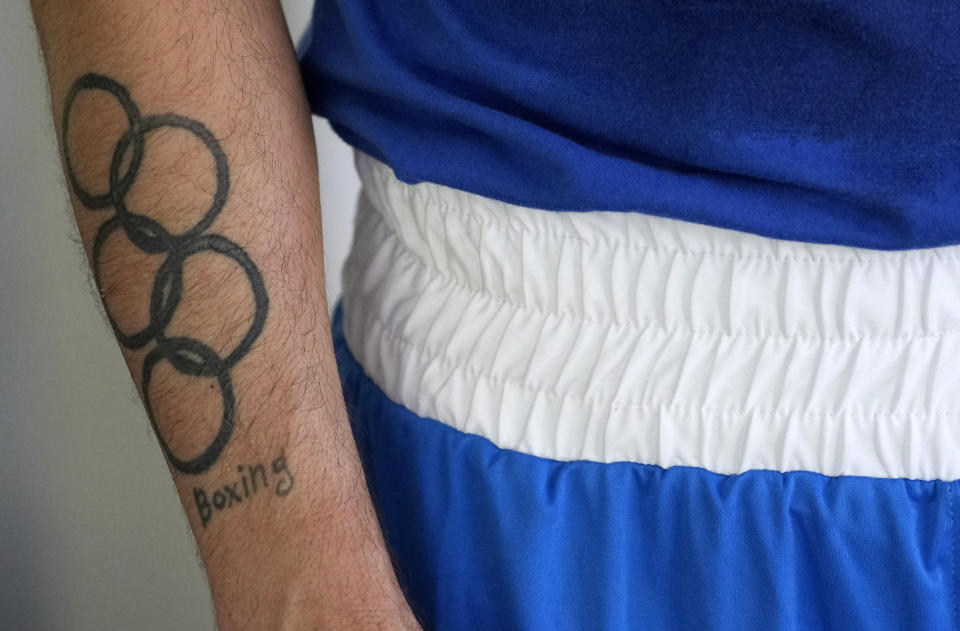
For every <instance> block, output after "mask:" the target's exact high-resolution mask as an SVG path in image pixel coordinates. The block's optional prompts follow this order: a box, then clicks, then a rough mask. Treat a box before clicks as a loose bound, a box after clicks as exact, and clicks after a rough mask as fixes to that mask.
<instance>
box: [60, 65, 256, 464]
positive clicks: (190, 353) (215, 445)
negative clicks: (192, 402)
mask: <svg viewBox="0 0 960 631" xmlns="http://www.w3.org/2000/svg"><path fill="white" fill-rule="evenodd" d="M87 90H102V91H104V92H107V93H109V94H111V95H112V96H113V97H115V98H116V99H117V101H119V103H120V106H121V107H122V108H123V110H124V112H125V113H126V117H127V123H128V124H129V128H128V129H127V130H126V131H125V132H124V133H123V134H122V135H121V136H120V138H119V140H118V141H117V144H116V147H115V148H114V151H113V158H112V159H111V161H110V171H109V186H108V189H107V191H106V192H105V193H101V194H93V193H91V192H89V191H88V190H86V189H84V188H83V186H81V185H80V182H79V180H78V179H77V176H76V173H75V171H74V168H73V163H72V161H71V158H70V148H69V146H68V145H67V138H68V135H67V132H68V130H69V126H70V123H71V119H70V112H71V108H72V107H73V104H74V101H75V100H76V98H77V96H78V95H80V94H81V93H82V92H84V91H87ZM62 128H63V154H64V163H65V165H66V170H67V177H68V178H69V180H70V186H71V188H72V189H73V192H74V194H75V195H76V196H77V199H79V200H80V202H81V203H82V204H83V205H84V206H85V207H86V208H87V209H89V210H92V211H96V210H101V209H105V208H112V209H113V211H114V215H113V216H112V217H111V218H110V219H108V220H107V221H105V222H104V223H103V224H102V225H101V226H100V229H99V230H98V231H97V234H96V238H95V240H94V245H93V257H92V259H93V261H92V265H93V275H94V280H95V281H96V283H97V287H99V288H101V293H102V286H101V278H100V255H101V253H102V251H103V247H104V244H105V243H106V241H107V238H108V237H110V235H112V234H113V233H114V232H115V231H117V230H122V231H123V233H124V235H126V237H127V239H129V240H130V241H131V242H132V243H133V244H134V245H135V246H137V247H138V248H139V249H140V250H142V251H143V252H145V253H147V254H165V255H166V258H165V260H164V262H163V263H162V265H161V266H160V268H159V270H158V271H157V273H156V276H155V278H154V281H153V288H152V291H151V294H150V310H149V313H150V322H149V324H147V326H146V327H145V328H143V329H142V330H140V331H136V332H133V333H128V332H125V331H121V330H120V327H119V326H118V325H117V323H116V321H115V320H114V319H113V317H112V315H111V314H110V312H109V309H107V318H108V319H109V321H110V325H111V326H112V327H113V330H114V332H115V333H116V336H117V339H118V340H119V341H120V343H121V344H122V345H123V346H125V347H126V348H128V349H131V350H134V349H139V348H143V347H144V346H146V345H147V344H149V343H150V342H151V341H153V342H156V345H155V346H154V348H153V349H152V350H150V352H149V353H148V354H147V356H146V358H145V359H144V360H143V376H142V380H141V389H142V391H143V401H144V407H145V408H146V410H147V415H148V416H149V418H150V423H151V424H152V425H153V429H154V431H155V432H156V434H157V438H158V440H159V442H160V446H161V448H162V449H163V452H164V454H165V455H166V457H167V459H168V460H169V461H170V463H171V464H172V465H173V466H174V467H176V468H177V469H178V470H179V471H182V472H183V473H188V474H199V473H203V472H205V471H207V470H208V469H210V467H211V466H213V464H214V463H215V462H216V461H217V459H218V458H219V457H220V454H221V453H222V452H223V449H224V448H225V447H226V445H227V443H228V442H229V441H230V436H231V435H232V433H233V428H234V423H235V417H236V398H235V397H234V392H233V381H232V379H231V377H230V369H231V368H232V367H233V366H235V365H236V364H237V362H239V361H240V360H241V359H243V358H244V356H246V354H247V353H248V352H249V351H250V348H251V347H252V346H253V344H254V342H255V341H256V339H257V338H258V337H259V336H260V333H261V332H262V331H263V327H264V324H265V323H266V319H267V309H268V304H269V301H268V299H267V290H266V286H265V285H264V282H263V277H262V276H261V275H260V270H259V269H257V266H256V265H254V263H253V261H252V260H251V259H250V256H249V255H248V254H247V253H246V251H245V250H244V249H243V248H241V247H240V246H239V245H237V244H236V243H234V242H233V241H230V240H229V239H227V238H226V237H224V236H222V235H219V234H215V233H210V232H207V229H208V228H209V227H210V225H211V224H212V223H213V220H214V219H216V217H217V215H218V214H220V211H221V210H223V207H224V204H225V203H226V201H227V195H228V194H229V192H230V170H229V168H228V165H227V156H226V154H225V153H224V152H223V149H222V148H221V147H220V143H219V142H217V139H216V138H215V137H214V135H213V134H212V133H211V132H210V130H209V129H207V128H206V127H205V126H204V125H203V124H202V123H200V122H199V121H196V120H194V119H192V118H187V117H185V116H180V115H177V114H172V113H167V114H152V115H148V116H143V115H141V114H140V110H139V109H138V108H137V105H136V103H134V101H133V99H132V98H131V97H130V93H129V92H128V91H127V89H126V88H124V87H123V86H122V85H120V84H119V83H117V82H116V81H114V80H113V79H111V78H109V77H105V76H103V75H99V74H86V75H84V76H82V77H80V78H79V79H77V80H76V81H75V82H74V84H73V86H72V87H71V88H70V91H69V92H68V93H67V98H66V102H65V104H64V109H63V126H62ZM164 128H177V129H183V130H186V131H188V132H190V133H191V134H193V135H194V136H196V137H197V139H199V140H200V142H202V143H203V144H204V146H206V148H207V149H208V150H209V151H210V153H211V155H212V156H213V161H214V165H215V167H216V191H215V192H214V194H213V201H212V203H211V204H210V207H209V209H207V211H206V213H205V214H204V215H203V216H202V217H201V218H200V220H199V221H198V222H197V223H196V224H195V225H194V226H193V227H192V228H190V229H189V230H187V231H185V232H182V233H180V234H174V233H171V232H170V231H168V230H167V229H166V228H165V227H164V226H163V225H162V224H160V223H159V222H158V221H156V220H154V219H151V218H150V217H148V216H146V215H141V214H137V213H135V212H133V210H131V209H130V208H129V207H128V205H127V201H126V197H127V193H128V192H129V191H130V188H131V187H132V186H133V183H134V181H135V180H136V178H137V173H138V171H139V169H140V165H141V163H142V162H143V156H144V146H145V144H146V138H147V135H148V134H150V133H152V132H155V131H157V130H160V129H164ZM124 166H126V168H125V169H124ZM201 252H215V253H218V254H221V255H223V256H226V257H228V258H230V259H232V260H233V261H234V262H235V263H236V264H237V265H239V266H240V268H241V269H242V270H243V272H244V273H245V274H246V276H247V279H248V280H249V282H250V288H251V290H252V292H253V299H254V314H253V318H252V320H251V323H250V327H249V329H248V330H247V332H246V335H244V337H243V339H242V340H241V341H240V342H239V344H238V345H237V347H236V348H235V349H234V350H233V351H232V352H231V353H230V354H228V355H227V356H226V357H221V356H220V355H218V354H217V352H216V351H214V350H213V349H212V348H211V347H210V346H207V345H206V344H204V343H203V342H201V341H199V340H195V339H193V338H189V337H167V335H166V329H167V327H168V325H169V324H170V321H171V320H172V319H173V315H174V312H175V311H176V309H177V306H178V305H179V304H180V299H181V294H182V291H183V266H184V262H185V261H186V259H187V258H188V257H190V256H193V255H194V254H198V253H201ZM161 361H167V362H169V363H170V365H171V366H173V368H175V369H176V370H177V371H178V372H180V373H181V374H184V375H188V376H202V377H213V378H215V379H216V380H217V382H218V383H219V386H220V395H221V398H222V401H223V416H222V418H221V420H220V429H219V431H218V432H217V434H216V436H215V437H214V438H213V440H212V442H210V443H209V444H208V445H207V447H206V449H204V450H203V452H202V453H201V454H200V455H198V456H196V457H195V458H191V459H182V458H180V457H178V456H176V455H175V454H174V453H173V452H172V451H171V450H170V447H169V445H168V444H167V442H166V440H164V438H163V435H162V434H161V433H160V430H159V428H158V426H157V422H156V419H155V417H154V412H153V409H152V407H151V405H150V390H149V386H150V379H151V376H152V375H153V370H154V368H155V367H156V365H157V364H158V363H159V362H161Z"/></svg>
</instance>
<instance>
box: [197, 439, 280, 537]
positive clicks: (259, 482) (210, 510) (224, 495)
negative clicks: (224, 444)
mask: <svg viewBox="0 0 960 631" xmlns="http://www.w3.org/2000/svg"><path fill="white" fill-rule="evenodd" d="M267 471H268V469H267V467H266V466H264V465H262V464H256V465H246V466H243V465H240V466H239V467H237V473H238V474H239V475H240V479H238V480H237V481H236V482H232V483H228V484H225V485H223V486H222V487H220V488H218V489H217V490H215V491H213V492H211V493H209V494H208V493H207V491H206V490H204V489H202V488H196V487H194V489H193V501H194V502H195V503H196V505H197V512H198V513H200V523H202V524H203V527H204V528H206V527H207V524H208V523H210V520H211V519H213V515H214V513H215V512H220V511H222V510H226V509H228V508H230V507H232V506H236V505H237V504H242V503H243V502H244V500H247V499H249V498H250V497H251V496H252V495H255V494H256V493H257V492H259V491H260V490H262V489H266V488H270V487H271V486H272V487H273V492H274V493H275V494H276V496H277V497H286V495H287V494H288V493H290V491H291V490H292V489H293V474H292V473H290V469H289V467H287V457H286V456H285V455H284V453H283V452H282V451H281V452H280V455H279V456H277V457H276V458H274V459H273V464H272V465H271V466H270V469H269V471H272V472H273V476H272V479H268V474H267ZM274 481H275V482H274Z"/></svg>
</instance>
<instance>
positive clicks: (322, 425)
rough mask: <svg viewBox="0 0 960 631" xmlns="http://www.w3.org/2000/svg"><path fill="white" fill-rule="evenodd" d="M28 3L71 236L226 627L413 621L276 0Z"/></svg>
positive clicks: (408, 624)
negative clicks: (352, 423)
mask: <svg viewBox="0 0 960 631" xmlns="http://www.w3.org/2000/svg"><path fill="white" fill-rule="evenodd" d="M33 9H34V14H35V17H36V22H37V27H38V31H39V33H40V37H41V43H42V46H43V50H44V57H45V61H46V64H47V69H48V74H49V77H50V91H51V96H52V102H53V111H54V119H55V121H56V123H57V131H58V136H59V137H60V140H61V149H62V151H63V155H64V158H65V167H66V172H67V176H68V177H67V179H68V187H69V188H70V190H71V199H72V201H73V204H74V208H75V212H76V219H77V224H78V226H79V229H80V235H81V238H82V241H83V243H84V247H85V249H86V252H87V255H88V256H89V257H90V258H91V262H92V267H93V269H94V272H95V277H96V278H97V284H98V287H99V289H100V293H101V296H102V298H103V300H104V304H105V307H106V310H107V313H108V314H109V316H110V318H111V320H112V323H113V324H114V327H115V331H116V332H117V334H118V339H119V341H120V343H121V348H122V350H123V354H124V358H125V359H126V361H127V363H128V365H129V367H130V371H131V375H132V376H133V379H134V382H135V383H137V384H138V387H140V390H141V396H142V397H143V399H144V402H145V404H146V405H147V408H148V411H149V413H150V418H151V421H152V422H153V423H154V426H155V429H156V433H157V436H158V438H159V440H160V442H161V445H162V447H163V448H164V451H165V453H166V455H167V458H168V462H169V463H170V468H171V471H172V473H173V477H174V481H175V483H176V486H177V489H178V493H179V495H180V499H181V501H182V503H183V505H184V507H185V510H186V512H187V515H188V518H189V520H190V524H191V527H192V529H193V532H194V534H195V536H196V539H197V543H198V547H199V550H200V553H201V556H202V558H203V561H204V566H205V568H206V570H207V573H208V576H209V579H210V585H211V590H212V592H213V598H214V604H215V607H216V612H217V618H218V622H219V624H220V627H221V628H222V629H247V628H249V629H275V628H285V629H286V628H291V629H292V628H305V629H306V628H310V629H320V628H343V629H346V628H349V629H362V628H411V627H415V622H414V621H413V618H412V616H411V614H410V612H409V609H408V608H407V606H406V603H405V601H404V599H403V596H402V594H401V592H400V589H399V586H398V585H397V581H396V578H395V576H394V574H393V570H392V567H391V565H390V561H389V557H388V556H387V553H386V551H385V546H384V544H383V541H382V537H381V535H380V532H379V528H378V525H377V521H376V516H375V514H374V512H373V509H372V506H371V503H370V499H369V497H368V494H367V490H366V485H365V484H364V480H363V475H362V470H361V467H360V464H359V459H358V457H357V454H356V449H355V447H354V444H353V440H352V437H351V435H350V431H349V427H348V424H347V421H346V414H345V411H344V407H343V400H342V397H341V394H340V389H339V382H338V379H337V373H336V366H335V364H334V360H333V352H332V345H331V340H330V331H329V320H328V317H327V306H326V304H325V300H324V290H323V269H322V250H321V234H320V217H319V198H318V185H317V167H316V160H315V152H314V147H313V136H312V132H311V128H310V121H309V111H308V109H307V106H306V103H305V99H304V95H303V89H302V86H301V84H300V80H299V77H298V75H297V72H296V63H295V59H294V56H293V50H292V46H291V44H290V41H289V37H288V35H287V32H286V29H285V25H284V22H283V18H282V15H281V12H280V8H279V4H278V3H277V2H276V1H275V0H235V1H233V2H217V1H207V0H202V1H194V2H173V1H169V0H164V1H160V2H157V1H140V0H113V1H103V0H82V1H81V0H72V1H71V0H34V2H33Z"/></svg>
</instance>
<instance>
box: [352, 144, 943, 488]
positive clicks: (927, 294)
mask: <svg viewBox="0 0 960 631" xmlns="http://www.w3.org/2000/svg"><path fill="white" fill-rule="evenodd" d="M357 166H358V169H359V172H360V175H361V178H362V181H363V184H364V189H363V190H364V192H363V195H362V197H361V200H360V203H359V208H358V216H357V229H356V238H355V243H354V248H353V252H352V254H351V256H350V259H349V260H348V263H347V266H346V270H345V274H344V296H343V305H344V310H345V312H346V314H347V317H346V319H345V322H344V334H345V336H346V338H347V340H348V342H349V344H350V348H351V350H352V351H353V353H354V354H355V355H356V357H357V358H358V359H359V361H360V363H361V365H363V367H364V370H365V371H366V372H367V374H368V375H370V377H371V378H372V379H373V381H374V382H375V383H377V385H378V386H380V387H381V388H382V389H383V390H384V391H385V392H386V394H387V396H389V397H390V398H391V399H392V400H394V401H396V402H398V403H400V404H401V405H403V406H405V407H407V408H409V409H410V410H412V411H413V412H414V413H416V414H419V415H422V416H427V417H430V418H435V419H438V420H440V421H441V422H444V423H447V424H449V425H451V426H452V427H455V428H457V429H460V430H463V431H465V432H467V433H471V434H476V435H479V436H483V437H485V438H488V439H490V440H491V441H492V442H493V443H494V444H496V445H497V446H499V447H502V448H506V449H516V450H519V451H523V452H525V453H529V454H532V455H536V456H541V457H545V458H551V459H557V460H591V461H596V462H618V461H631V462H639V463H643V464H655V465H660V466H663V467H670V466H678V465H679V466H692V467H702V468H705V469H708V470H710V471H713V472H716V473H725V474H732V473H741V472H744V471H748V470H751V469H770V470H774V471H812V472H817V473H822V474H826V475H864V476H875V477H887V478H897V477H902V478H910V479H923V480H933V479H940V480H954V479H957V478H960V457H958V454H960V387H958V386H960V371H958V370H957V368H956V358H957V357H960V248H958V247H947V248H937V249H929V250H912V251H901V252H888V251H875V250H864V249H856V248H851V247H843V246H828V245H816V244H805V243H800V242H791V241H780V240H776V239H770V238H766V237H760V236H756V235H751V234H746V233H740V232H735V231H731V230H725V229H720V228H714V227H708V226H703V225H699V224H692V223H688V222H683V221H678V220H672V219H664V218H659V217H651V216H645V215H639V214H625V213H615V212H593V213H576V214H573V213H556V212H547V211H542V210H535V209H530V208H523V207H519V206H513V205H509V204H504V203H502V202H497V201H494V200H491V199H488V198H484V197H480V196H478V195H474V194H470V193H465V192H462V191H458V190H455V189H451V188H448V187H445V186H440V185H436V184H418V185H414V186H411V185H408V184H405V183H403V182H401V181H399V180H397V179H396V178H395V177H394V175H393V173H392V171H391V170H390V168H389V167H387V166H386V165H384V164H382V163H380V162H378V161H377V160H375V159H373V158H371V157H369V156H366V155H364V154H362V153H358V159H357Z"/></svg>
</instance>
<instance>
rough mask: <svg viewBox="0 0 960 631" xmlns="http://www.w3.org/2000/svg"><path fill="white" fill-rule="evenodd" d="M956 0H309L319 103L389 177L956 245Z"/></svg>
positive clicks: (542, 200)
mask: <svg viewBox="0 0 960 631" xmlns="http://www.w3.org/2000/svg"><path fill="white" fill-rule="evenodd" d="M958 33H960V4H958V3H956V2H955V1H954V0H925V1H924V2H899V1H894V0H874V1H871V2H860V1H854V0H840V1H835V0H819V1H815V0H780V1H771V0H763V1H760V0H757V1H754V2H746V1H736V2H719V1H696V2H694V1H689V0H685V1H680V0H672V1H660V2H648V1H644V2H640V1H637V0H611V1H609V2H584V1H582V0H575V1H571V0H549V1H544V0H540V1H533V0H411V1H407V2H398V1H396V0H350V1H341V2H333V1H332V0H319V2H318V4H317V7H316V11H315V15H314V21H313V25H312V27H311V33H310V35H309V38H308V39H309V41H308V42H307V44H308V46H307V48H305V49H304V51H303V55H302V67H303V72H304V78H305V82H306V88H307V93H308V95H309V98H310V100H311V103H312V107H313V108H314V110H315V111H316V112H317V113H318V114H320V115H322V116H324V117H326V118H328V119H329V120H330V122H331V123H332V124H333V127H334V129H335V130H336V131H337V132H338V133H339V134H340V135H341V136H342V137H343V138H344V139H345V140H347V141H348V142H349V143H351V144H353V145H355V146H356V147H358V148H360V149H362V150H363V151H365V152H367V153H369V154H371V155H373V156H375V157H377V158H379V159H380V160H382V161H385V162H387V163H388V164H390V165H391V166H392V167H393V169H394V170H395V172H396V174H397V175H398V176H399V177H400V179H402V180H404V181H407V182H417V181H429V182H436V183H440V184H446V185H449V186H452V187H454V188H459V189H463V190H466V191H470V192H474V193H479V194H481V195H485V196H488V197H492V198H495V199H498V200H501V201H506V202H511V203H516V204H520V205H524V206H530V207H535V208H546V209H554V210H573V211H582V210H597V209H601V210H624V211H638V212H644V213H650V214H655V215H662V216H668V217H673V218H679V219H685V220H689V221H695V222H700V223H705V224H710V225H715V226H722V227H728V228H735V229H739V230H743V231H748V232H753V233H757V234H762V235H766V236H772V237H778V238H784V239H793V240H802V241H809V242H820V243H839V244H847V245H857V246H864V247H871V248H881V249H907V248H919V247H930V246H935V245H944V244H957V243H960V176H958V166H960V143H958V139H960V116H957V111H956V110H957V103H958V101H960V99H958V90H960V37H958V35H957V34H958Z"/></svg>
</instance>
